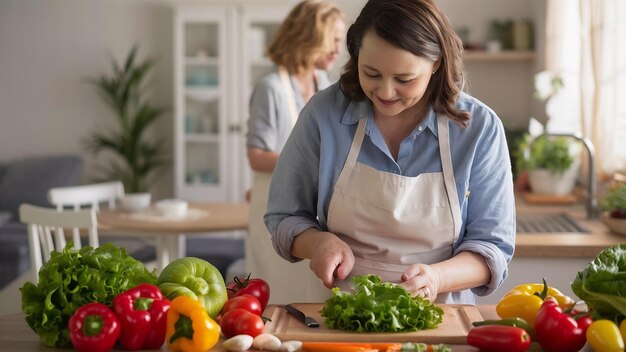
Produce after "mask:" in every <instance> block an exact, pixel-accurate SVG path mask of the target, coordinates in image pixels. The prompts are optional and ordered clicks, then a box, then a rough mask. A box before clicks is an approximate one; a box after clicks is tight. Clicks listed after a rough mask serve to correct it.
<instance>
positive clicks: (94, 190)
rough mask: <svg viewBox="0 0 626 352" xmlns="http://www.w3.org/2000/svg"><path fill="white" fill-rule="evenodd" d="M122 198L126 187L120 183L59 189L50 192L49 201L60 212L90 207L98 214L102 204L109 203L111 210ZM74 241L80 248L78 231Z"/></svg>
mask: <svg viewBox="0 0 626 352" xmlns="http://www.w3.org/2000/svg"><path fill="white" fill-rule="evenodd" d="M122 197H124V185H123V184H122V182H120V181H113V182H104V183H96V184H90V185H82V186H72V187H57V188H52V189H50V191H48V200H49V201H50V203H52V204H53V205H54V206H55V207H56V208H57V210H59V211H62V210H64V209H67V208H71V209H73V210H80V209H81V208H83V207H88V208H91V209H94V210H95V211H96V212H98V211H99V210H100V204H101V203H107V204H108V207H109V209H114V208H115V204H116V202H117V200H118V199H120V198H122ZM72 239H73V241H74V247H75V248H80V247H81V241H80V233H79V231H78V229H74V230H73V233H72ZM63 246H65V243H63Z"/></svg>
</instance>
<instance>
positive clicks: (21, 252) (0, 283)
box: [0, 155, 244, 288]
mask: <svg viewBox="0 0 626 352" xmlns="http://www.w3.org/2000/svg"><path fill="white" fill-rule="evenodd" d="M82 169H83V161H82V159H81V158H80V157H79V156H77V155H57V156H46V157H36V158H26V159H21V160H16V161H11V162H6V163H3V162H0V288H2V287H4V286H5V285H7V284H8V283H10V282H11V281H12V280H14V279H15V278H17V277H19V276H20V275H21V274H23V273H25V272H27V271H28V270H29V269H30V257H29V249H28V237H27V229H26V226H25V225H24V224H22V223H20V222H19V214H18V209H19V206H20V204H22V203H30V204H33V205H39V206H44V207H52V205H51V204H50V203H49V202H48V199H47V195H48V190H50V188H53V187H67V186H73V185H76V184H77V182H78V180H79V178H80V175H81V172H82ZM105 242H112V243H114V244H115V245H117V246H123V247H125V248H126V251H127V252H128V253H129V254H130V255H131V256H133V257H134V258H136V259H138V260H140V261H142V262H148V261H151V260H154V259H155V258H156V253H155V249H154V247H153V246H152V245H151V244H150V242H149V240H146V239H142V238H138V237H132V236H118V235H110V236H107V235H104V234H100V243H105ZM243 252H244V245H243V240H241V239H221V238H198V237H194V236H189V237H188V238H187V256H194V257H199V258H202V259H205V260H207V261H209V262H211V263H212V264H213V265H215V266H216V267H217V268H218V269H219V270H220V271H221V272H222V275H226V271H227V268H228V266H229V265H230V264H231V263H233V262H234V261H236V260H237V259H240V258H243V256H244V253H243Z"/></svg>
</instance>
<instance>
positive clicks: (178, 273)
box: [157, 257, 228, 319]
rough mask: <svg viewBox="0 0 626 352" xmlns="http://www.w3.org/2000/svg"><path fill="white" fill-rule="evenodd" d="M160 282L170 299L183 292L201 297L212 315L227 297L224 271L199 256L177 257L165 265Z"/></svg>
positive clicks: (183, 293)
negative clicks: (222, 272)
mask: <svg viewBox="0 0 626 352" xmlns="http://www.w3.org/2000/svg"><path fill="white" fill-rule="evenodd" d="M157 283H158V285H159V289H161V292H163V294H164V295H165V296H166V297H167V298H169V299H171V300H173V299H174V298H176V297H178V296H181V295H184V296H189V297H191V298H193V299H196V300H198V301H200V303H202V305H203V306H204V309H206V311H207V313H208V314H209V316H210V317H211V318H213V319H215V318H216V317H217V315H218V314H219V313H220V311H221V310H222V307H223V306H224V303H226V300H228V292H227V291H226V284H225V283H224V278H223V277H222V274H221V273H220V271H219V270H218V269H217V268H216V267H215V266H213V264H211V263H209V262H207V261H206V260H204V259H200V258H194V257H185V258H179V259H176V260H174V261H173V262H171V263H169V264H168V265H167V266H166V267H165V268H163V271H161V274H160V275H159V279H158V281H157Z"/></svg>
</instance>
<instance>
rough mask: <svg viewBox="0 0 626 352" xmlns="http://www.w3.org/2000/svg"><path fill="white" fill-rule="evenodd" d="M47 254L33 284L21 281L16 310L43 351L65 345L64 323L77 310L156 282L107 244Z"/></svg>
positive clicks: (67, 344) (66, 343) (132, 261)
mask: <svg viewBox="0 0 626 352" xmlns="http://www.w3.org/2000/svg"><path fill="white" fill-rule="evenodd" d="M71 247H72V243H68V244H67V246H66V247H65V248H64V249H63V252H55V251H53V252H52V255H51V258H50V260H49V261H47V262H46V263H44V264H43V265H42V266H41V269H40V270H39V282H38V283H37V284H36V285H35V284H33V283H32V282H26V283H25V284H24V286H23V287H22V288H20V291H21V292H22V311H23V312H24V314H25V315H26V322H27V323H28V325H29V326H30V328H31V329H33V331H35V332H36V333H37V334H39V338H40V340H41V342H42V343H43V344H44V345H46V346H49V347H69V346H70V345H71V343H70V339H69V331H68V329H67V324H68V322H69V319H70V317H71V316H72V314H74V312H75V311H76V309H78V308H79V307H80V306H82V305H84V304H87V303H90V302H101V303H104V304H106V305H108V306H111V301H112V300H113V297H115V296H116V295H117V294H119V293H121V292H123V291H126V290H128V289H130V288H133V287H135V286H137V285H139V284H141V283H150V284H155V283H156V275H155V273H154V271H153V272H149V271H148V270H147V269H146V267H145V266H144V265H143V264H142V263H141V262H140V261H138V260H136V259H134V258H133V257H131V256H130V255H128V254H127V253H126V250H125V249H124V248H118V247H116V246H114V245H113V244H111V243H105V244H103V245H102V246H100V247H98V248H95V249H94V248H92V247H83V248H81V249H80V250H75V249H72V248H71Z"/></svg>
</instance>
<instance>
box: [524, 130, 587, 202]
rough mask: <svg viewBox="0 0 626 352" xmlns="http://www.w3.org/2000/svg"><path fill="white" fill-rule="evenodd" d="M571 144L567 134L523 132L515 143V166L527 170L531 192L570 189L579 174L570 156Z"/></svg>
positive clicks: (562, 192) (567, 192)
mask: <svg viewBox="0 0 626 352" xmlns="http://www.w3.org/2000/svg"><path fill="white" fill-rule="evenodd" d="M572 149H573V144H572V142H571V141H570V140H569V139H568V138H567V137H553V136H548V135H540V136H538V137H536V138H533V137H531V136H530V135H529V134H526V135H525V136H524V138H522V139H521V141H520V143H519V144H518V148H517V151H516V155H517V165H516V168H517V170H520V171H521V170H524V171H527V172H528V182H529V184H530V188H531V189H532V191H533V192H534V193H538V194H550V195H564V194H569V193H571V191H572V189H573V188H574V184H575V182H576V176H577V174H578V163H577V162H576V161H575V159H574V157H573V156H572Z"/></svg>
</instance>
